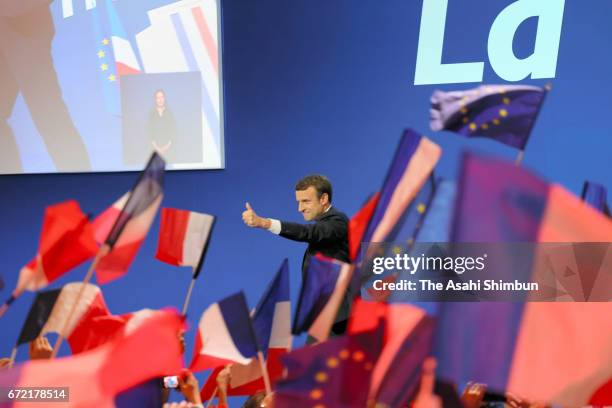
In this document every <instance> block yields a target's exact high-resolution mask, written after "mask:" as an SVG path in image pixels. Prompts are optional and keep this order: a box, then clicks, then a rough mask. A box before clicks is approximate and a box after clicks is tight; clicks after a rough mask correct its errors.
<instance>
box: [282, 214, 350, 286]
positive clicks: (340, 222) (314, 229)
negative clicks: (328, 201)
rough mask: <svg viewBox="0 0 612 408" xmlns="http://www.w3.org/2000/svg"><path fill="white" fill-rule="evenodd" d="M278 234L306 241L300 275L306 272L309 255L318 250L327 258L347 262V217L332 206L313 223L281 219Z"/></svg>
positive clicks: (294, 239)
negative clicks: (306, 246) (298, 222)
mask: <svg viewBox="0 0 612 408" xmlns="http://www.w3.org/2000/svg"><path fill="white" fill-rule="evenodd" d="M280 235H281V236H282V237H285V238H288V239H291V240H293V241H299V242H307V243H308V248H306V252H305V253H304V260H303V261H302V276H303V275H304V273H306V269H307V268H308V263H309V261H310V257H311V256H313V255H315V254H316V253H318V252H320V253H321V254H323V255H325V256H327V257H329V258H334V259H337V260H339V261H342V262H349V249H348V218H347V216H346V215H344V213H341V212H340V211H338V210H336V209H335V208H334V207H332V208H330V209H329V210H328V211H327V212H326V213H324V214H323V215H321V217H320V218H319V219H318V220H317V221H316V222H315V223H314V224H297V223H294V222H285V221H281V232H280Z"/></svg>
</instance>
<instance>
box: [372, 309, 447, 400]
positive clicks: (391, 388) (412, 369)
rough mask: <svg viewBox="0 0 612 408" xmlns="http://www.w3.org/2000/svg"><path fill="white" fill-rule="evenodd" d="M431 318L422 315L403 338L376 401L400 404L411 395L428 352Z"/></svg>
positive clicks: (430, 345)
mask: <svg viewBox="0 0 612 408" xmlns="http://www.w3.org/2000/svg"><path fill="white" fill-rule="evenodd" d="M435 324H436V320H435V318H433V317H431V316H429V315H425V316H424V317H423V318H422V319H421V320H420V321H419V323H417V325H416V326H415V327H414V329H413V330H412V331H411V332H410V334H409V336H408V337H407V338H406V339H404V341H403V342H402V344H401V346H400V347H399V348H398V350H397V352H396V354H395V357H394V359H393V362H392V363H391V365H390V366H389V368H388V369H387V375H385V376H384V378H383V380H382V382H381V384H380V386H379V388H378V392H377V393H376V402H377V403H383V404H384V406H387V407H404V406H406V404H407V403H408V402H409V400H410V399H411V398H412V397H414V394H415V393H416V391H417V386H418V384H419V382H420V379H421V374H422V372H421V367H422V365H423V361H424V360H425V359H426V358H427V357H428V356H429V355H430V354H431V348H432V343H433V339H434V329H435Z"/></svg>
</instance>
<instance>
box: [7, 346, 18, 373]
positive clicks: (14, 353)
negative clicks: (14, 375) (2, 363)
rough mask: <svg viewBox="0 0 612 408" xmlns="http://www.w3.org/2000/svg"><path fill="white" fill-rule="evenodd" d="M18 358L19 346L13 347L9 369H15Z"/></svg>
mask: <svg viewBox="0 0 612 408" xmlns="http://www.w3.org/2000/svg"><path fill="white" fill-rule="evenodd" d="M16 358H17V346H15V347H13V350H12V351H11V357H10V361H9V364H8V368H9V369H11V368H13V365H14V364H15V359H16Z"/></svg>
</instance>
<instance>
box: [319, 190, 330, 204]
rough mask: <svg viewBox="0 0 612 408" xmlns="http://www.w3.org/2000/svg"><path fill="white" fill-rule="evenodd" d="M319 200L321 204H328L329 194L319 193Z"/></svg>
mask: <svg viewBox="0 0 612 408" xmlns="http://www.w3.org/2000/svg"><path fill="white" fill-rule="evenodd" d="M319 202H320V203H321V205H326V204H329V194H327V193H323V194H321V198H319Z"/></svg>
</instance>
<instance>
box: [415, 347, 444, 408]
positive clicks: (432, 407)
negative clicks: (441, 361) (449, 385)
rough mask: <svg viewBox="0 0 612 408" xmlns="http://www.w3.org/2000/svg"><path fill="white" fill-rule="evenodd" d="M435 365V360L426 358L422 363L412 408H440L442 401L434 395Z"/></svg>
mask: <svg viewBox="0 0 612 408" xmlns="http://www.w3.org/2000/svg"><path fill="white" fill-rule="evenodd" d="M436 364H437V363H436V359H435V358H433V357H428V358H426V359H425V361H424V362H423V374H422V376H421V385H420V386H419V392H418V393H417V396H416V399H415V400H414V405H413V408H442V399H441V398H440V397H439V396H437V395H436V394H434V386H435V383H436Z"/></svg>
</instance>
